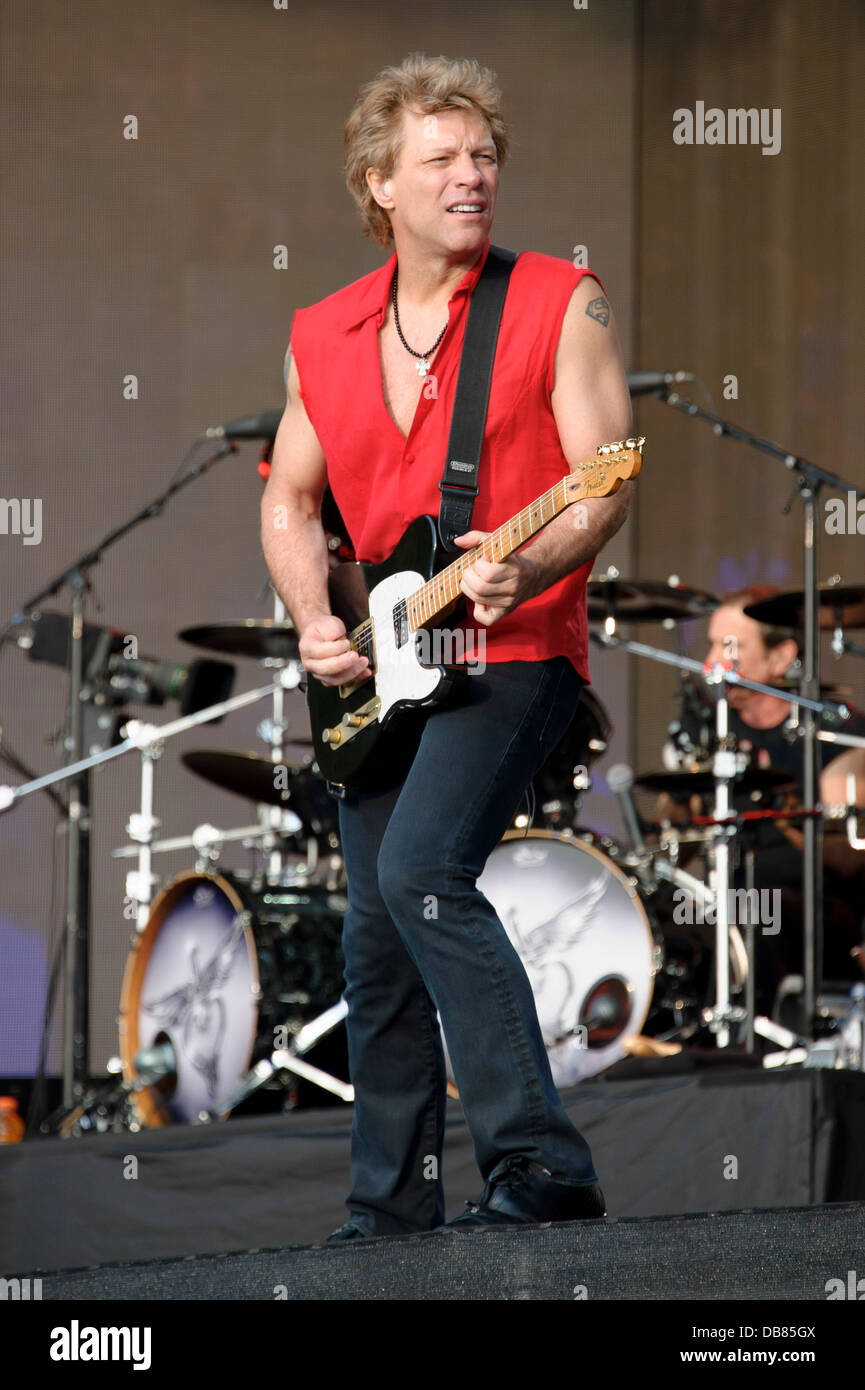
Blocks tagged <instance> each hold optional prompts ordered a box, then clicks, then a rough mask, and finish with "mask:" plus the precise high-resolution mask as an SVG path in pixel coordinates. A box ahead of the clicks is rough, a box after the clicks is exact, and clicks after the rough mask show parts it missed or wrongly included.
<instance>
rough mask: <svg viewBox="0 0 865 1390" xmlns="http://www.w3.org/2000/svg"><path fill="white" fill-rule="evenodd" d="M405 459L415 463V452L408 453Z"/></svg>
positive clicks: (407, 461)
mask: <svg viewBox="0 0 865 1390" xmlns="http://www.w3.org/2000/svg"><path fill="white" fill-rule="evenodd" d="M405 461H406V463H414V454H406V456H405Z"/></svg>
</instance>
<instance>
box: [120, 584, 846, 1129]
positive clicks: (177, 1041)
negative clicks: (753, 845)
mask: <svg viewBox="0 0 865 1390" xmlns="http://www.w3.org/2000/svg"><path fill="white" fill-rule="evenodd" d="M793 598H795V596H793ZM844 602H845V605H848V606H849V604H852V603H861V604H863V606H865V589H862V590H855V591H845V599H844ZM716 606H717V600H716V599H714V598H713V596H712V595H710V594H707V593H705V592H703V591H699V590H694V589H686V588H684V587H683V586H681V585H680V584H678V583H676V584H674V585H671V584H669V583H668V584H659V583H649V582H644V581H629V582H623V581H619V579H618V577H617V576H616V574H615V572H609V571H608V573H607V574H606V575H605V576H604V577H603V578H602V579H599V580H596V581H593V582H592V583H590V585H589V591H588V611H589V618H590V626H591V630H592V633H593V635H594V636H595V638H596V639H597V640H599V641H602V642H605V643H609V642H610V640H611V638H612V639H613V640H615V633H616V629H617V625H618V624H619V623H620V622H621V623H625V622H627V623H634V622H664V623H665V624H666V625H667V626H668V627H669V626H671V625H672V624H678V623H681V622H683V621H684V620H686V619H694V618H701V617H705V616H707V615H708V614H710V613H711V612H712V611H713V609H714V608H715V607H716ZM788 610H789V604H788ZM788 610H785V616H786V617H789V611H788ZM848 616H849V617H850V618H851V619H854V620H855V618H856V617H857V616H858V614H856V613H854V612H853V611H852V609H851V611H850V613H849V615H848ZM863 617H865V612H863ZM180 635H181V637H182V638H183V640H184V641H187V642H189V643H192V644H194V645H195V646H197V647H200V648H203V649H205V650H207V651H210V652H213V653H218V654H220V655H222V656H232V657H245V658H248V659H252V660H256V661H258V662H259V663H260V664H261V665H262V666H269V667H271V668H274V667H276V668H278V669H281V670H283V671H290V672H291V680H290V682H289V686H291V685H293V684H295V683H296V682H297V681H298V680H299V678H300V665H299V656H298V649H297V635H296V633H295V632H294V629H293V628H292V626H291V623H290V621H288V620H287V619H286V616H285V612H284V609H282V607H281V605H280V603H279V600H278V599H277V600H276V615H275V617H274V620H273V621H272V622H252V621H250V622H246V623H241V624H231V625H220V624H215V625H211V626H208V627H200V628H195V629H188V630H186V631H185V632H183V633H181V634H180ZM828 693H830V694H837V692H828ZM284 699H285V686H284V685H280V686H278V687H277V689H276V690H275V691H274V695H273V700H274V708H273V714H272V717H271V718H270V719H268V720H265V721H263V723H262V724H261V725H260V728H259V732H260V734H261V736H262V737H263V739H265V740H266V741H267V742H268V744H269V748H268V752H267V754H266V755H265V754H263V753H262V754H251V753H233V752H224V751H217V750H212V749H201V750H196V751H193V752H187V753H185V754H184V755H183V756H182V759H181V761H182V763H183V765H184V766H185V767H186V768H187V769H188V770H189V771H190V772H192V773H193V774H195V775H196V776H199V777H201V778H203V779H205V780H206V781H208V782H209V783H211V784H213V785H215V786H217V787H219V788H220V789H221V790H223V791H225V792H228V793H232V794H234V795H235V796H239V797H242V798H244V799H245V800H247V801H250V802H253V803H255V804H256V806H257V809H258V817H259V820H258V823H257V824H255V825H247V826H244V827H240V828H238V829H234V830H227V831H219V830H216V829H214V828H213V827H209V826H200V827H198V828H197V829H196V830H195V831H194V832H193V833H191V834H190V835H189V836H187V837H185V838H176V839H173V840H164V841H160V840H155V839H152V838H151V842H150V844H149V850H150V852H151V853H153V854H157V853H159V852H160V851H161V850H169V849H172V850H178V849H185V848H188V849H190V850H193V851H194V852H195V854H196V855H197V859H196V862H195V867H194V869H193V870H191V871H188V872H184V873H182V874H180V875H179V876H178V877H176V878H173V879H172V880H171V881H170V882H169V883H168V884H167V885H166V886H165V887H164V888H163V889H162V891H161V892H160V893H159V894H158V896H157V897H156V898H155V899H154V901H153V902H152V903H150V902H141V901H140V902H139V907H140V909H141V912H140V916H139V930H138V931H137V933H136V935H135V937H134V939H133V942H132V948H131V952H130V956H129V959H128V963H127V968H126V973H125V978H124V982H123V989H122V996H121V1005H120V1063H121V1065H122V1072H123V1076H124V1079H125V1083H126V1087H127V1091H128V1096H129V1097H130V1098H131V1112H132V1114H133V1116H134V1122H135V1123H137V1124H144V1125H149V1126H152V1125H161V1124H166V1123H184V1122H187V1123H188V1122H192V1123H202V1122H206V1121H210V1120H215V1119H217V1118H224V1117H226V1116H227V1115H228V1114H229V1113H231V1111H232V1110H233V1109H234V1108H235V1107H236V1106H237V1105H239V1104H240V1103H241V1102H242V1101H244V1100H245V1099H247V1098H248V1097H249V1096H250V1095H251V1094H253V1093H254V1092H255V1091H257V1090H258V1089H259V1088H260V1087H262V1086H266V1087H268V1088H269V1089H271V1090H274V1091H277V1092H279V1093H281V1094H282V1096H283V1098H284V1099H283V1103H284V1104H290V1103H291V1096H292V1095H293V1094H294V1093H293V1091H292V1090H291V1086H292V1083H293V1082H295V1081H296V1080H297V1078H298V1077H305V1078H307V1079H309V1080H310V1081H311V1082H313V1083H314V1085H315V1086H317V1087H321V1088H323V1089H324V1090H325V1091H328V1092H330V1093H332V1094H333V1095H336V1096H337V1097H338V1098H340V1099H344V1100H351V1099H352V1095H353V1092H352V1089H351V1086H350V1085H349V1084H347V1083H346V1082H345V1081H344V1080H343V1079H342V1078H339V1077H336V1076H333V1075H331V1074H330V1073H328V1072H325V1071H322V1070H321V1069H320V1068H318V1067H315V1066H313V1065H312V1064H310V1063H309V1062H305V1061H304V1060H303V1059H304V1056H305V1054H306V1053H307V1052H308V1051H309V1050H310V1049H311V1048H314V1047H315V1046H316V1044H318V1043H319V1042H320V1041H321V1039H322V1038H323V1037H326V1036H327V1035H329V1034H331V1033H333V1032H334V1031H335V1030H338V1029H340V1028H341V1026H342V1025H343V1022H344V1018H345V1013H346V1008H345V1005H344V1004H343V1002H342V999H341V992H342V956H341V950H340V935H341V923H342V917H343V914H344V912H345V909H346V907H347V885H346V878H345V868H344V864H343V861H342V857H341V854H340V843H339V833H338V824H337V817H336V814H335V807H336V802H335V801H334V800H333V798H332V797H331V796H330V795H329V793H328V791H327V789H326V784H325V782H324V779H323V778H322V777H321V775H320V773H319V771H318V768H317V765H316V763H315V761H314V758H313V755H312V752H311V748H310V745H309V744H308V743H305V742H303V741H294V742H292V743H288V744H286V743H284V742H283V738H284V734H285V729H286V724H285V719H284ZM612 734H613V726H612V723H611V720H610V718H609V715H608V713H607V712H606V710H605V708H604V706H603V703H602V701H601V699H600V698H599V696H598V694H597V692H596V690H595V689H593V688H587V689H586V690H584V692H583V695H582V697H581V700H580V703H579V705H578V708H577V710H576V713H575V715H574V718H573V719H572V721H571V724H570V726H569V728H568V730H567V732H566V734H565V735H564V737H563V738H562V740H561V741H560V743H559V745H558V746H557V747H556V748H555V750H554V751H553V752H552V753H551V755H550V756H549V757H548V758H547V760H546V762H545V763H544V765H543V766H542V767H541V768H540V769H539V771H538V772H537V774H536V776H535V778H534V779H533V781H532V783H531V785H530V787H529V788H528V789H527V794H526V798H525V801H524V804H523V805H522V806H521V807H520V810H519V811H518V813H517V815H516V816H515V818H514V822H513V826H512V828H511V830H510V831H509V832H508V833H507V834H506V836H505V837H504V840H503V841H502V843H501V844H500V845H499V846H498V847H497V848H496V849H495V850H494V851H493V853H492V854H491V856H490V858H489V860H488V862H487V865H486V868H485V870H484V873H483V875H482V877H481V879H480V881H479V886H480V888H481V890H482V891H483V892H484V894H485V895H486V896H487V897H488V899H489V900H490V902H491V903H492V904H493V906H494V907H495V909H496V911H497V913H498V915H499V917H500V919H501V921H502V923H503V925H504V928H505V931H506V932H507V934H508V936H509V938H510V940H511V942H512V943H513V945H514V947H515V949H516V950H517V952H518V954H519V955H520V958H521V960H522V962H523V964H524V966H525V968H526V972H527V974H528V977H529V980H530V982H531V985H532V990H533V993H534V997H535V1002H536V1007H537V1011H538V1018H539V1021H540V1025H541V1030H542V1034H543V1037H544V1040H545V1044H546V1047H547V1051H548V1055H549V1060H550V1065H551V1069H552V1073H553V1078H554V1080H555V1082H556V1084H557V1085H558V1086H559V1087H565V1086H570V1085H574V1084H576V1083H577V1082H579V1081H581V1080H584V1079H586V1078H588V1077H592V1076H596V1075H598V1074H599V1073H601V1072H603V1071H605V1070H606V1069H607V1068H609V1067H610V1066H611V1065H613V1064H614V1063H615V1062H617V1061H620V1060H621V1059H623V1058H625V1057H626V1056H628V1055H632V1054H634V1055H645V1054H647V1053H648V1054H650V1055H654V1056H664V1055H668V1054H670V1053H671V1052H675V1051H679V1050H681V1048H682V1047H683V1046H686V1045H687V1046H691V1047H694V1046H698V1045H699V1044H700V1043H701V1042H702V1041H704V1040H705V1039H706V1038H707V1037H710V1036H711V1035H712V1034H713V1033H714V1034H717V1033H719V1032H721V1031H722V1030H727V1031H728V1032H731V1033H732V1034H733V1036H734V1038H735V1039H736V1040H738V1041H740V1042H744V1043H745V1045H746V1047H748V1046H750V1047H753V1040H754V1027H755V1024H756V1026H757V1029H758V1031H760V1028H759V1022H760V1021H759V1020H755V1018H754V1015H753V972H754V960H753V951H754V938H753V924H751V925H748V924H743V923H741V922H740V923H736V922H733V921H731V922H729V923H728V924H727V950H726V953H725V955H726V971H727V980H728V994H727V998H726V1000H725V1001H724V1002H723V1005H722V1007H721V1009H720V1011H719V1010H718V1005H717V999H716V992H715V976H716V966H717V960H716V957H717V940H716V919H715V916H713V913H712V907H713V904H715V903H716V902H717V900H718V896H719V895H718V892H717V883H716V871H715V869H716V866H715V859H716V856H717V852H718V848H719V846H723V848H724V849H725V850H726V851H727V852H728V853H729V852H730V850H731V848H732V846H734V845H735V842H736V840H737V838H739V837H742V838H744V837H745V835H746V830H747V827H748V825H749V824H750V823H752V822H757V823H761V822H762V821H764V820H766V819H770V818H772V817H778V816H781V815H784V816H785V817H786V818H788V819H789V818H790V816H791V812H790V810H789V809H787V810H784V811H780V810H778V809H777V808H776V807H775V806H774V804H773V802H774V799H775V798H776V797H778V796H779V795H782V794H784V793H787V792H789V790H790V788H791V786H792V785H793V784H794V780H795V779H794V778H793V777H792V776H791V775H790V774H789V773H787V772H785V771H783V770H779V769H777V768H772V767H762V766H753V765H749V763H748V760H747V755H739V756H738V757H737V758H736V760H735V764H734V766H733V768H732V769H731V774H730V777H729V782H730V784H731V785H732V783H733V782H735V789H736V792H737V794H739V795H745V796H747V797H748V806H749V809H748V810H746V811H743V812H739V813H737V814H736V815H735V817H734V818H733V819H732V820H731V819H730V818H729V817H728V816H721V817H716V816H695V817H692V818H691V820H690V822H689V823H688V824H687V825H684V826H677V825H673V824H671V823H669V822H666V821H665V822H656V823H654V824H652V825H648V826H644V824H643V822H642V821H641V820H640V819H639V817H638V816H637V815H636V812H635V809H634V806H633V802H632V801H631V800H630V786H631V782H632V781H633V782H634V783H635V784H636V785H637V786H638V787H641V788H642V789H644V790H645V791H651V792H656V793H657V792H666V793H668V794H670V795H673V796H675V797H677V798H679V799H680V800H685V799H687V800H690V798H691V797H692V796H694V795H700V796H703V795H709V794H711V793H712V792H713V791H714V790H715V788H716V784H717V781H718V776H717V768H716V766H715V762H714V758H713V751H712V748H711V746H708V745H707V747H705V748H704V749H703V750H702V755H703V760H702V762H695V761H694V758H693V756H690V757H689V758H688V759H684V758H683V759H682V761H681V765H680V766H678V767H675V768H669V767H668V768H665V769H663V770H657V771H651V772H648V773H645V774H644V775H642V776H640V777H637V778H636V779H634V778H632V777H631V775H630V772H629V769H625V768H621V767H613V768H609V769H607V772H606V778H607V782H608V784H609V786H610V787H611V788H612V789H614V790H615V791H616V794H617V795H618V796H619V797H620V799H621V800H622V803H623V812H624V819H625V824H626V826H627V827H628V830H629V832H630V838H631V843H630V844H627V845H626V844H624V843H622V842H617V841H615V840H613V839H611V838H610V837H608V836H606V835H602V834H599V833H598V832H596V831H593V830H591V829H589V828H586V827H585V826H583V825H581V824H580V809H581V805H582V802H583V798H584V796H585V794H586V793H587V792H588V791H589V790H590V788H591V785H592V773H593V771H594V770H596V768H597V764H598V762H599V760H600V759H601V758H602V756H603V754H604V753H605V752H606V750H607V748H608V746H609V742H610V739H611V737H612ZM708 744H709V745H711V739H709V741H708ZM142 824H143V825H144V828H145V831H147V830H148V829H150V830H152V828H153V826H154V825H155V824H156V823H155V821H154V820H153V818H152V817H150V819H149V820H148V819H147V818H146V817H144V818H143V819H139V821H138V822H137V823H136V822H135V820H134V818H133V820H132V821H131V825H130V829H131V832H134V833H135V836H136V838H137V840H138V845H137V846H136V845H135V844H133V845H127V846H123V847H121V848H118V849H117V850H115V851H114V853H115V855H116V856H117V857H130V856H132V855H134V854H136V853H137V852H139V850H140V841H141V837H142V832H141V826H142ZM237 839H240V840H241V841H242V843H243V844H244V845H245V846H246V847H247V848H250V849H252V851H253V853H254V855H255V856H256V858H257V864H256V867H255V868H254V869H253V870H252V871H250V872H248V873H245V874H242V873H239V872H237V871H228V870H224V869H221V868H220V866H219V862H218V861H219V857H220V853H221V850H222V846H223V845H224V844H225V843H229V842H231V841H232V840H237ZM686 851H687V854H689V855H691V856H694V855H697V857H698V858H697V871H696V873H695V863H694V861H693V858H691V859H688V864H689V868H688V870H687V871H686V870H685V869H684V868H683V867H682V866H681V864H680V859H681V858H682V857H685V852H686ZM146 886H147V885H146V883H145V882H144V880H143V875H142V874H141V873H139V875H138V876H136V874H135V873H133V874H132V875H131V876H130V881H129V888H130V889H131V890H134V891H135V892H137V893H142V892H143V891H144V890H145V889H146ZM677 887H678V888H679V890H680V891H685V892H687V893H688V894H689V895H690V896H691V898H692V900H694V901H696V902H699V903H700V904H701V905H702V908H703V909H704V910H703V911H701V912H698V913H697V919H696V923H694V924H691V925H677V922H676V919H675V914H674V912H673V909H672V901H673V890H674V889H675V888H677ZM764 1023H765V1024H766V1029H765V1031H766V1035H767V1036H772V1037H774V1036H775V1033H776V1032H777V1029H776V1028H775V1026H774V1025H771V1024H770V1023H769V1021H768V1020H764ZM448 1066H449V1068H450V1063H449V1059H448ZM287 1091H288V1096H287V1098H286V1092H287ZM449 1091H450V1093H451V1094H452V1095H453V1094H456V1089H455V1085H454V1080H453V1077H452V1075H451V1080H450V1084H449Z"/></svg>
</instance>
